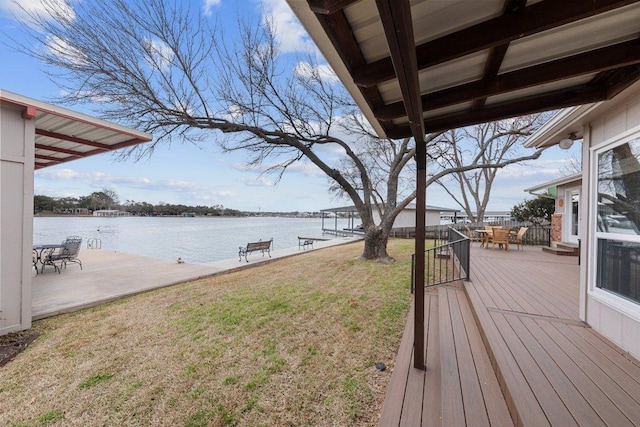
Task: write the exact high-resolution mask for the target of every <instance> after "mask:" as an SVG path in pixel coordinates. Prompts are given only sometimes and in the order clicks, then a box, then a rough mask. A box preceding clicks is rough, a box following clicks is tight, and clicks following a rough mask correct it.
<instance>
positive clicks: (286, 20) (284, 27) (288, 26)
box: [261, 0, 317, 53]
mask: <svg viewBox="0 0 640 427" xmlns="http://www.w3.org/2000/svg"><path fill="white" fill-rule="evenodd" d="M261 3H262V7H263V10H264V12H265V14H266V15H267V17H268V18H270V19H272V20H273V23H274V24H275V26H276V30H277V33H278V41H279V42H280V47H281V48H282V51H283V52H285V53H287V52H315V51H317V48H316V46H315V44H314V43H313V42H312V41H311V38H310V37H309V35H308V34H307V32H306V30H305V29H304V27H303V26H302V25H301V24H300V22H299V21H298V18H296V16H295V14H294V13H293V11H292V10H291V8H290V7H289V5H288V4H287V2H286V1H285V0H261Z"/></svg>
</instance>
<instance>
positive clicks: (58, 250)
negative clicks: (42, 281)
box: [32, 236, 82, 274]
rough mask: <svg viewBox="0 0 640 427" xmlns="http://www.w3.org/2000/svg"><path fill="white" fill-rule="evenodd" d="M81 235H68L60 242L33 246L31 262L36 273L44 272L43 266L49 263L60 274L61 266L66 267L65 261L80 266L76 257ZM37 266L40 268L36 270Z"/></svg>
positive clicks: (80, 263)
mask: <svg viewBox="0 0 640 427" xmlns="http://www.w3.org/2000/svg"><path fill="white" fill-rule="evenodd" d="M81 244H82V237H80V236H69V237H67V238H66V239H65V240H64V241H63V242H62V243H59V244H46V245H36V246H33V252H32V262H33V268H34V269H35V270H36V274H40V273H44V267H45V266H47V265H50V266H52V267H53V268H54V270H55V271H57V272H58V274H60V272H61V271H62V268H63V267H64V268H65V269H66V268H67V263H69V262H73V263H75V264H78V265H79V266H80V270H82V261H80V259H79V258H78V253H79V252H80V245H81ZM38 266H40V270H39V271H38Z"/></svg>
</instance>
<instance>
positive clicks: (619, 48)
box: [288, 0, 640, 138]
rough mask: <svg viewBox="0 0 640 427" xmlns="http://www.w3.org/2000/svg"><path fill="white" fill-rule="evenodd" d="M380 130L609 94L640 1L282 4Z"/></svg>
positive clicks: (619, 87)
mask: <svg viewBox="0 0 640 427" xmlns="http://www.w3.org/2000/svg"><path fill="white" fill-rule="evenodd" d="M288 3H289V5H290V6H291V8H292V9H293V10H294V12H295V13H296V15H297V16H298V17H299V19H300V20H301V22H302V23H303V25H304V26H305V27H306V29H307V31H308V32H309V33H310V35H311V37H312V38H313V39H314V41H315V42H316V44H317V45H318V47H319V49H320V50H321V51H322V53H323V54H324V56H325V58H327V60H328V62H329V63H330V64H331V66H332V67H333V69H334V70H335V72H336V73H337V74H338V77H339V78H340V79H341V80H342V82H343V83H344V84H345V86H346V87H347V89H348V90H349V92H350V93H351V95H352V96H353V98H354V99H355V101H356V103H357V104H358V105H359V107H360V108H361V110H362V111H363V113H364V114H365V116H366V117H367V118H368V119H369V121H370V123H371V124H372V125H373V127H374V128H375V129H376V131H377V132H378V134H379V135H380V136H387V137H390V138H403V137H408V136H411V135H416V134H419V133H421V132H422V133H428V132H433V131H439V130H445V129H453V128H458V127H462V126H468V125H473V124H477V123H482V122H487V121H492V120H499V119H504V118H509V117H515V116H520V115H524V114H529V113H534V112H541V111H547V110H553V109H559V108H565V107H571V106H576V105H582V104H589V103H594V102H599V101H604V100H608V99H611V98H612V97H614V96H615V95H617V94H618V93H620V92H621V91H623V90H624V89H625V88H627V87H628V86H629V85H631V84H632V83H633V82H635V81H636V80H638V79H639V78H640V39H639V36H640V1H639V0H636V1H630V0H588V1H587V0H562V1H557V0H556V1H554V0H483V1H475V0H474V1H469V0H413V1H409V0H288Z"/></svg>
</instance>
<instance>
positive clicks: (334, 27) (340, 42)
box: [316, 11, 392, 128]
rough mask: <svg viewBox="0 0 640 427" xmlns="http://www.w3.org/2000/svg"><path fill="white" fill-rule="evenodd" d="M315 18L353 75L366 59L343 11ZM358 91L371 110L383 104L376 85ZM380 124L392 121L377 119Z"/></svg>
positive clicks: (383, 125)
mask: <svg viewBox="0 0 640 427" xmlns="http://www.w3.org/2000/svg"><path fill="white" fill-rule="evenodd" d="M316 18H317V19H318V22H320V25H321V26H322V29H323V30H324V32H325V33H326V35H327V37H329V40H330V41H331V44H332V45H333V46H334V49H335V50H336V52H337V53H338V55H339V56H340V59H341V60H342V63H343V64H344V65H345V67H346V68H347V70H348V72H349V74H352V75H353V70H355V69H357V68H361V67H363V66H365V65H366V63H367V61H366V60H365V58H364V55H363V54H362V51H361V50H360V46H359V44H358V42H357V41H356V39H355V37H354V35H353V32H352V31H351V26H350V25H349V21H348V20H347V17H346V16H345V15H344V12H342V11H340V12H337V13H333V14H331V15H322V14H316ZM360 93H361V94H362V96H363V97H364V99H365V101H366V102H367V104H368V105H369V108H370V109H371V110H372V111H373V110H375V109H376V108H377V107H380V106H382V105H384V102H383V100H382V95H380V91H379V90H378V88H376V87H368V88H362V87H361V88H360ZM379 121H380V125H381V126H382V127H383V128H384V127H385V126H391V125H392V123H390V122H385V121H384V120H379Z"/></svg>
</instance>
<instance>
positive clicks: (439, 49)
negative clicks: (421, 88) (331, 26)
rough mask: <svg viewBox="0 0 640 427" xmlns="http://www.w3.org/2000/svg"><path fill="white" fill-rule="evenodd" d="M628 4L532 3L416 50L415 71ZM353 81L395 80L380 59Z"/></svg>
mask: <svg viewBox="0 0 640 427" xmlns="http://www.w3.org/2000/svg"><path fill="white" fill-rule="evenodd" d="M632 3H637V0H635V1H634V0H591V1H585V0H562V2H558V1H551V0H546V1H541V2H538V3H534V4H532V5H531V6H528V7H525V8H522V10H519V11H516V12H514V13H511V14H508V15H501V16H499V17H497V18H494V19H490V20H488V21H485V22H481V23H479V24H476V25H474V26H472V27H469V28H466V29H464V30H461V31H458V32H456V33H453V34H449V35H446V36H443V37H440V38H438V39H435V40H431V41H429V42H426V43H423V44H421V45H419V46H417V47H416V51H417V55H418V69H420V70H422V69H425V68H428V67H432V66H434V65H438V64H442V63H444V62H447V61H451V60H453V59H456V58H460V57H462V56H465V55H469V54H471V53H474V52H479V51H481V50H484V49H490V48H493V47H496V46H500V45H503V44H506V43H509V42H512V41H514V40H518V39H520V38H523V37H526V36H530V35H532V34H536V33H540V32H542V31H546V30H549V29H551V28H554V27H557V26H560V25H565V24H568V23H571V22H574V21H577V20H580V19H584V18H587V17H590V16H595V15H598V14H601V13H604V12H607V11H609V10H612V9H616V8H620V7H623V6H626V5H628V4H632ZM353 78H354V81H355V83H356V84H357V85H359V86H362V87H372V86H375V85H377V84H380V83H383V82H385V81H388V80H391V79H393V78H395V70H394V67H393V62H392V58H391V57H387V58H382V59H379V60H377V61H374V62H372V63H369V64H366V65H364V66H362V67H360V68H358V69H356V70H355V72H354V73H353Z"/></svg>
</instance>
